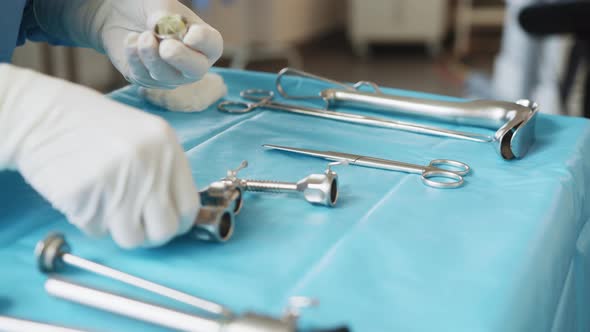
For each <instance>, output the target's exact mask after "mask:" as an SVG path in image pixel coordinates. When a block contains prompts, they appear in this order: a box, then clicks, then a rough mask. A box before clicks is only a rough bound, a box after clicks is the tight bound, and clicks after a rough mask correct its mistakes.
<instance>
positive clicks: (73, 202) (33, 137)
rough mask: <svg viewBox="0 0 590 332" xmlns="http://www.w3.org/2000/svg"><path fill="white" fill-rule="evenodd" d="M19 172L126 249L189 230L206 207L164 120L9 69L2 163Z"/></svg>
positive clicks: (0, 96) (2, 93)
mask: <svg viewBox="0 0 590 332" xmlns="http://www.w3.org/2000/svg"><path fill="white" fill-rule="evenodd" d="M1 168H8V169H16V170H18V171H20V173H21V174H22V175H23V177H24V178H25V179H26V180H27V182H28V183H30V184H31V186H32V187H33V188H35V189H36V190H37V191H38V192H39V193H40V194H41V195H43V196H44V197H45V198H46V199H47V200H48V201H49V202H50V203H51V204H52V205H53V206H54V207H55V208H56V209H58V210H59V211H61V212H63V213H64V214H65V215H66V217H67V218H68V220H69V221H70V222H71V223H73V224H74V225H76V226H77V227H79V228H80V229H81V230H82V231H84V232H85V233H87V234H90V235H95V236H98V235H103V234H105V233H110V234H111V236H112V238H113V239H114V241H115V242H116V243H117V244H119V245H120V246H121V247H125V248H132V247H137V246H142V245H145V246H155V245H160V244H163V243H165V242H167V241H168V240H170V239H171V238H172V237H174V236H175V235H177V234H180V233H184V232H186V231H188V230H189V229H190V227H191V224H192V223H193V221H194V219H195V217H196V215H197V212H198V209H199V206H200V202H199V195H198V192H197V189H196V188H195V185H194V182H193V179H192V176H191V170H190V168H189V164H188V162H187V159H186V156H185V154H184V152H183V150H182V148H181V147H180V145H179V143H178V141H177V139H176V136H175V134H174V132H173V130H172V129H171V128H170V126H169V125H168V124H167V123H166V122H165V121H164V120H162V119H161V118H159V117H156V116H153V115H149V114H146V113H143V112H141V111H138V110H135V109H133V108H131V107H128V106H125V105H122V104H119V103H116V102H114V101H112V100H110V99H108V98H106V97H104V96H102V95H101V94H99V93H97V92H95V91H92V90H90V89H87V88H84V87H81V86H77V85H74V84H71V83H68V82H65V81H62V80H58V79H54V78H50V77H47V76H44V75H41V74H38V73H35V72H32V71H29V70H24V69H19V68H17V67H14V66H11V65H7V64H4V65H0V169H1Z"/></svg>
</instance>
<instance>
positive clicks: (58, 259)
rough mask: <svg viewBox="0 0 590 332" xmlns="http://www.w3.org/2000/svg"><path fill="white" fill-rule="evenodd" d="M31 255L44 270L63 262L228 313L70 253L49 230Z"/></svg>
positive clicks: (178, 299) (207, 303)
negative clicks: (33, 255)
mask: <svg viewBox="0 0 590 332" xmlns="http://www.w3.org/2000/svg"><path fill="white" fill-rule="evenodd" d="M35 255H36V258H37V262H38V266H39V268H40V270H41V271H42V272H44V273H53V272H57V271H59V270H60V269H61V268H63V267H64V266H65V265H67V266H71V267H75V268H78V269H80V270H83V271H87V272H90V273H94V274H97V275H101V276H104V277H107V278H109V279H113V280H117V281H119V282H122V283H124V284H127V285H131V286H134V287H137V288H141V289H144V290H147V291H149V292H152V293H155V294H159V295H161V296H164V297H167V298H170V299H173V300H176V301H179V302H182V303H185V304H188V305H191V306H193V307H196V308H199V309H201V310H203V311H206V312H209V313H212V314H215V315H223V316H226V317H230V316H232V313H231V311H230V310H229V309H227V308H225V307H223V306H221V305H219V304H217V303H215V302H211V301H208V300H205V299H202V298H199V297H196V296H193V295H190V294H187V293H184V292H181V291H178V290H175V289H172V288H169V287H166V286H162V285H160V284H156V283H154V282H151V281H148V280H145V279H143V278H139V277H136V276H134V275H131V274H128V273H125V272H122V271H119V270H116V269H113V268H110V267H108V266H105V265H102V264H98V263H95V262H93V261H90V260H87V259H84V258H82V257H79V256H75V255H72V254H71V253H70V246H69V245H68V243H67V242H66V240H65V238H64V236H63V235H62V234H57V233H54V234H49V235H48V236H47V237H46V238H45V239H43V240H42V241H39V243H37V247H36V248H35Z"/></svg>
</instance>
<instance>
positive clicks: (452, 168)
mask: <svg viewBox="0 0 590 332" xmlns="http://www.w3.org/2000/svg"><path fill="white" fill-rule="evenodd" d="M429 166H430V168H431V169H432V168H438V169H439V170H441V171H449V172H453V173H455V174H459V175H467V174H469V173H470V172H471V167H470V166H469V165H467V164H466V163H463V162H460V161H456V160H450V159H435V160H432V161H431V162H430V164H429Z"/></svg>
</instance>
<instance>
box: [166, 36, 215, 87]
mask: <svg viewBox="0 0 590 332" xmlns="http://www.w3.org/2000/svg"><path fill="white" fill-rule="evenodd" d="M160 56H161V57H162V59H164V61H166V62H167V63H169V64H170V65H172V66H173V67H174V68H176V69H178V70H180V72H182V73H183V75H184V76H185V77H187V78H189V79H191V80H193V81H196V80H200V79H201V78H202V77H203V75H205V73H207V71H208V70H209V67H210V66H209V59H207V57H205V55H203V54H202V53H199V52H197V51H194V50H192V49H190V48H189V47H188V46H186V45H185V44H183V43H182V42H180V41H178V40H173V39H167V40H163V41H162V42H161V43H160Z"/></svg>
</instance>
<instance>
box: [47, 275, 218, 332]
mask: <svg viewBox="0 0 590 332" xmlns="http://www.w3.org/2000/svg"><path fill="white" fill-rule="evenodd" d="M45 290H46V291H47V292H48V293H49V294H51V295H53V296H55V297H58V298H61V299H64V300H68V301H72V302H76V303H79V304H83V305H86V306H89V307H93V308H97V309H101V310H105V311H109V312H112V313H115V314H119V315H123V316H127V317H131V318H135V319H138V320H141V321H144V322H150V323H152V324H156V325H159V326H163V327H167V328H171V329H174V330H179V331H219V330H220V329H221V324H220V323H219V322H218V321H215V320H213V319H209V318H204V317H200V316H196V315H190V314H187V313H184V312H180V311H176V310H173V309H169V308H166V307H163V306H159V305H156V304H151V303H147V302H143V301H139V300H135V299H131V298H128V297H123V296H121V295H117V294H113V293H109V292H106V291H102V290H99V289H95V288H90V287H87V286H83V285H79V284H76V283H73V282H70V281H66V280H63V279H59V278H56V277H50V278H49V279H47V281H46V282H45Z"/></svg>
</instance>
